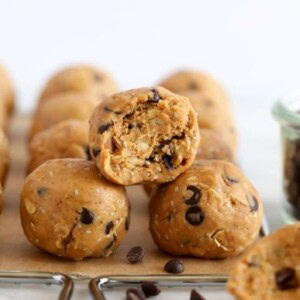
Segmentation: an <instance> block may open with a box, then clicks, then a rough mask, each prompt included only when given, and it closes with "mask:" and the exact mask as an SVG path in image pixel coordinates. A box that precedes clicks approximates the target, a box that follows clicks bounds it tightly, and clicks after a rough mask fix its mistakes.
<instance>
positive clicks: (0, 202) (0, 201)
mask: <svg viewBox="0 0 300 300" xmlns="http://www.w3.org/2000/svg"><path fill="white" fill-rule="evenodd" d="M3 204H4V201H3V188H2V185H1V183H0V213H1V212H2V210H3Z"/></svg>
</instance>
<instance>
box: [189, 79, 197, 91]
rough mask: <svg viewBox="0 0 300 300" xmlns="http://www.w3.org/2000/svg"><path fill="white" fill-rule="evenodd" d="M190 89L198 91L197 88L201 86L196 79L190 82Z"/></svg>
mask: <svg viewBox="0 0 300 300" xmlns="http://www.w3.org/2000/svg"><path fill="white" fill-rule="evenodd" d="M188 88H189V90H193V91H196V90H198V89H199V86H198V84H197V83H196V82H194V81H192V82H190V84H189V87H188Z"/></svg>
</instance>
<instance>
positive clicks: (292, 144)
mask: <svg viewBox="0 0 300 300" xmlns="http://www.w3.org/2000/svg"><path fill="white" fill-rule="evenodd" d="M272 113H273V116H274V118H275V119H276V120H277V121H278V122H279V123H280V131H281V148H282V166H283V174H282V175H283V191H284V199H283V201H282V207H283V210H282V216H283V219H284V221H285V222H286V223H294V222H296V221H299V220H300V92H299V93H297V94H293V95H291V96H289V97H286V98H284V99H282V100H280V101H278V102H277V103H276V104H275V105H274V107H273V109H272Z"/></svg>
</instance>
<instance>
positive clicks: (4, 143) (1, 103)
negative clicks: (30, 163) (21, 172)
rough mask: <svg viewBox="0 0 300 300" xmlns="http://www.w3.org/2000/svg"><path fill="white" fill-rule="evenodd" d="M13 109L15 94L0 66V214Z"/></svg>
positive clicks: (7, 167) (7, 165) (8, 156)
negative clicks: (8, 135)
mask: <svg viewBox="0 0 300 300" xmlns="http://www.w3.org/2000/svg"><path fill="white" fill-rule="evenodd" d="M14 108H15V92H14V87H13V83H12V81H11V77H10V75H9V73H8V71H7V70H6V68H5V67H4V66H2V65H0V157H1V159H0V212H1V211H2V209H3V189H4V187H5V183H6V178H7V174H8V171H9V165H10V154H9V140H8V137H7V134H8V130H9V121H10V118H11V116H12V114H13V112H14Z"/></svg>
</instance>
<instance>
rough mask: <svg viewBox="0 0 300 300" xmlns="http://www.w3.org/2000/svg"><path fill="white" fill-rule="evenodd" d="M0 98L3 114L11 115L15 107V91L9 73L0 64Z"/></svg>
mask: <svg viewBox="0 0 300 300" xmlns="http://www.w3.org/2000/svg"><path fill="white" fill-rule="evenodd" d="M0 99H1V101H2V100H3V104H4V110H5V116H6V117H7V116H8V115H11V114H12V113H13V111H14V108H15V92H14V88H13V84H12V81H11V78H10V75H9V74H8V72H7V70H6V69H5V67H4V66H2V65H0Z"/></svg>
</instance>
